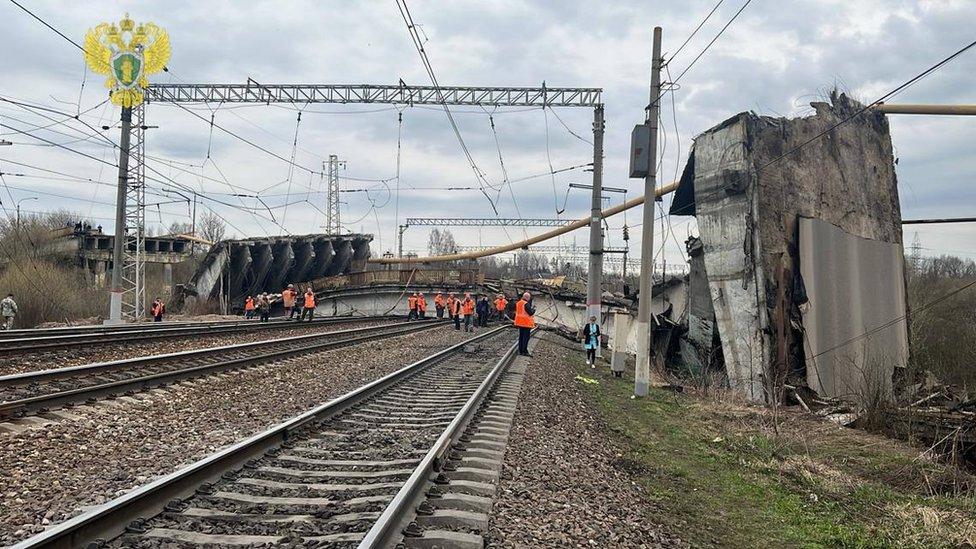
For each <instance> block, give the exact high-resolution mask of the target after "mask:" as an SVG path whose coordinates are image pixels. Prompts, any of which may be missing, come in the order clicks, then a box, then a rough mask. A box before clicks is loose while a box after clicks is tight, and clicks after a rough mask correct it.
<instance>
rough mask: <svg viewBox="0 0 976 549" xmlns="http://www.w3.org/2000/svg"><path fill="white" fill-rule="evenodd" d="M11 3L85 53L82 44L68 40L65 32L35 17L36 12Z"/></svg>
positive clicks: (16, 2)
mask: <svg viewBox="0 0 976 549" xmlns="http://www.w3.org/2000/svg"><path fill="white" fill-rule="evenodd" d="M10 3H12V4H13V5H15V6H17V7H18V8H20V9H22V10H24V11H25V12H27V15H30V16H31V17H33V18H34V19H37V21H38V22H40V23H41V24H42V25H44V26H45V27H47V28H49V29H51V30H52V31H54V32H55V33H57V35H58V36H60V37H61V38H64V39H65V40H67V41H68V42H69V43H70V44H71V45H72V46H74V47H76V48H78V49H79V50H81V51H82V52H85V48H83V47H81V44H79V43H78V42H75V41H74V40H72V39H71V38H68V37H67V36H66V35H65V34H64V33H63V32H61V31H59V30H58V29H56V28H54V27H52V26H51V25H49V24H48V23H47V21H45V20H43V19H41V18H40V17H38V16H37V15H35V14H34V12H32V11H31V10H29V9H27V8H25V7H24V6H23V5H21V3H20V2H18V1H17V0H10ZM85 53H88V52H85Z"/></svg>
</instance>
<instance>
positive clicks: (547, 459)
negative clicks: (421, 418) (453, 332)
mask: <svg viewBox="0 0 976 549" xmlns="http://www.w3.org/2000/svg"><path fill="white" fill-rule="evenodd" d="M569 345H572V344H571V343H569V342H566V341H565V340H562V339H558V338H555V337H554V336H551V335H545V336H543V340H542V341H540V342H539V344H538V345H536V347H535V350H534V351H533V358H532V359H531V360H530V361H529V366H528V370H527V373H526V377H525V381H524V384H523V386H522V393H521V396H520V398H519V404H518V409H517V411H516V413H515V421H514V424H513V426H512V432H511V438H509V441H508V448H507V450H506V453H505V464H504V468H503V470H502V474H501V478H500V481H499V487H498V495H497V497H496V500H495V503H494V506H493V507H492V512H491V517H490V523H489V526H490V528H489V536H488V538H487V540H486V546H488V547H584V546H589V547H680V546H683V544H681V542H680V541H679V540H677V539H676V538H673V537H671V536H670V535H668V534H667V533H665V532H663V530H662V529H661V527H660V526H658V525H656V524H654V523H653V522H652V521H650V520H649V518H648V514H647V509H648V507H649V506H650V502H649V501H648V499H647V498H646V496H645V495H644V494H643V493H642V492H641V490H640V488H639V487H638V486H637V485H635V484H634V483H633V482H632V481H631V480H630V478H628V475H627V473H626V471H624V470H623V469H621V468H618V467H615V466H614V463H615V462H617V461H618V460H619V457H620V456H621V450H620V449H619V448H618V447H617V445H616V444H615V443H614V442H613V441H612V440H611V439H610V437H609V433H608V432H607V429H606V426H605V425H604V424H603V423H602V422H601V420H600V419H599V417H598V416H597V414H596V412H595V411H594V410H593V409H591V407H590V405H589V404H588V403H587V402H586V400H585V398H584V396H583V394H582V393H581V391H580V389H579V385H578V384H579V382H578V381H575V380H574V378H575V377H576V375H577V366H576V362H571V360H573V361H581V360H582V358H581V357H582V352H581V351H580V350H579V349H577V348H573V349H570V348H569V347H568V346H569ZM571 357H572V358H571Z"/></svg>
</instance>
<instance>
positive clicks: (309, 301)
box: [298, 286, 315, 322]
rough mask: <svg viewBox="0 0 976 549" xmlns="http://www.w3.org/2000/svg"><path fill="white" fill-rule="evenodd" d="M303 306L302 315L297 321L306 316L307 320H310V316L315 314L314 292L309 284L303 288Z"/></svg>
mask: <svg viewBox="0 0 976 549" xmlns="http://www.w3.org/2000/svg"><path fill="white" fill-rule="evenodd" d="M304 305H305V307H304V308H303V309H302V316H301V317H299V319H298V320H299V321H302V320H305V317H306V316H307V317H308V321H309V322H311V321H312V317H313V316H314V315H315V292H313V291H312V287H311V286H309V287H308V289H307V290H305V303H304Z"/></svg>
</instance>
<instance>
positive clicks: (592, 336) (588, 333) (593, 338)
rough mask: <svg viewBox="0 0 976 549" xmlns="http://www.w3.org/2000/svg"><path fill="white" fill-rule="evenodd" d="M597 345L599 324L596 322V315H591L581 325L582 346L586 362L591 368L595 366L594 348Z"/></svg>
mask: <svg viewBox="0 0 976 549" xmlns="http://www.w3.org/2000/svg"><path fill="white" fill-rule="evenodd" d="M599 346H600V325H599V324H597V323H596V317H595V316H591V317H590V321H589V322H587V323H586V326H583V348H584V349H586V363H587V364H588V365H590V366H591V367H593V368H596V350H597V348H598V347H599Z"/></svg>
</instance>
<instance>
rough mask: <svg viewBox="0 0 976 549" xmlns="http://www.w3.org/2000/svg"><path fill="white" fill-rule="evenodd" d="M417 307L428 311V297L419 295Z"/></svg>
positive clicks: (422, 310)
mask: <svg viewBox="0 0 976 549" xmlns="http://www.w3.org/2000/svg"><path fill="white" fill-rule="evenodd" d="M417 309H418V310H420V311H421V312H426V311H427V299H426V298H423V297H418V298H417Z"/></svg>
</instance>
